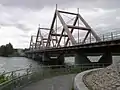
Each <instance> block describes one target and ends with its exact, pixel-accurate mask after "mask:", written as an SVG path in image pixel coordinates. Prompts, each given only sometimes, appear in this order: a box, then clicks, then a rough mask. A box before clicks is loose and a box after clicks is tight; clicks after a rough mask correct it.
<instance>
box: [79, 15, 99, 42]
mask: <svg viewBox="0 0 120 90" xmlns="http://www.w3.org/2000/svg"><path fill="white" fill-rule="evenodd" d="M78 17H79V18H80V20H81V21H82V22H83V24H84V25H85V26H86V27H87V28H89V29H90V31H91V33H92V35H93V36H94V37H95V39H96V41H101V39H100V37H99V36H98V35H97V34H96V33H95V32H94V30H93V29H92V28H91V27H90V26H89V24H88V23H87V22H86V21H85V20H84V19H83V18H82V16H81V15H80V14H78Z"/></svg>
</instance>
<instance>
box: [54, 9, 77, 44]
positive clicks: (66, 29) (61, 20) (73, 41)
mask: <svg viewBox="0 0 120 90" xmlns="http://www.w3.org/2000/svg"><path fill="white" fill-rule="evenodd" d="M56 14H57V16H58V18H59V20H60V22H61V24H62V25H63V28H64V30H65V32H66V33H67V35H68V37H69V39H70V40H71V42H72V44H73V45H76V41H75V39H74V37H73V36H72V34H71V32H70V31H69V28H68V27H67V25H66V23H65V22H64V20H63V18H62V17H61V15H60V13H59V12H58V11H56Z"/></svg>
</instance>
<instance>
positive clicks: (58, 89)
mask: <svg viewBox="0 0 120 90" xmlns="http://www.w3.org/2000/svg"><path fill="white" fill-rule="evenodd" d="M74 77H75V74H69V75H64V76H56V77H53V78H50V79H44V80H41V81H39V82H37V83H33V84H30V85H29V86H27V87H25V88H23V89H22V90H71V89H72V86H73V80H74Z"/></svg>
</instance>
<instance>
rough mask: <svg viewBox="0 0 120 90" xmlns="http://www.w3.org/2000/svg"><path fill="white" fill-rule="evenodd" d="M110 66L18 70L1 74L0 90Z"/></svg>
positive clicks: (42, 67) (52, 66)
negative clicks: (2, 80)
mask: <svg viewBox="0 0 120 90" xmlns="http://www.w3.org/2000/svg"><path fill="white" fill-rule="evenodd" d="M108 65H110V64H104V63H101V64H100V63H95V64H81V65H70V66H68V65H51V66H41V67H38V68H32V67H30V68H26V69H20V70H16V71H12V72H7V73H3V74H1V76H3V78H1V76H0V80H1V79H5V80H6V81H4V82H3V83H0V90H19V89H21V88H22V87H24V86H26V85H28V84H30V83H33V82H36V81H39V80H42V79H45V78H50V77H53V76H58V75H64V74H72V73H80V72H82V71H85V70H88V69H93V68H101V67H102V68H103V67H106V66H108Z"/></svg>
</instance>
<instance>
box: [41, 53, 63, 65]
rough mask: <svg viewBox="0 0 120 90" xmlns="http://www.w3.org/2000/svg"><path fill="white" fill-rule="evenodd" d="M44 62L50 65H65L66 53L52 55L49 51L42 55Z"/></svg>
mask: <svg viewBox="0 0 120 90" xmlns="http://www.w3.org/2000/svg"><path fill="white" fill-rule="evenodd" d="M42 62H43V63H44V64H49V65H63V64H64V55H59V56H58V55H54V56H51V55H49V54H47V53H44V54H43V55H42Z"/></svg>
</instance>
